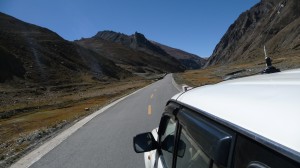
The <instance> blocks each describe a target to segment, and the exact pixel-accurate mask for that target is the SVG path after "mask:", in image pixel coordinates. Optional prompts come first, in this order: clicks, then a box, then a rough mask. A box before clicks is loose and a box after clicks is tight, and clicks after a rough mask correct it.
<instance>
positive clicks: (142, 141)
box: [133, 132, 158, 153]
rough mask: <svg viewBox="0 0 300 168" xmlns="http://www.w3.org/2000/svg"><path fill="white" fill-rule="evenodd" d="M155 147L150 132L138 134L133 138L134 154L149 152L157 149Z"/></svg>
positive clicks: (155, 143) (155, 144)
mask: <svg viewBox="0 0 300 168" xmlns="http://www.w3.org/2000/svg"><path fill="white" fill-rule="evenodd" d="M157 146H158V145H157V142H156V141H155V139H154V137H153V135H152V133H151V132H147V133H143V134H139V135H136V136H135V137H134V138H133V148H134V151H135V152H136V153H143V152H149V151H151V150H154V149H157Z"/></svg>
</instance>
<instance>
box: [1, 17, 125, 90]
mask: <svg viewBox="0 0 300 168" xmlns="http://www.w3.org/2000/svg"><path fill="white" fill-rule="evenodd" d="M0 71H1V72H0V82H5V81H10V80H14V79H17V80H23V81H25V82H30V83H41V84H45V85H48V84H57V83H61V82H69V83H70V82H76V81H77V82H78V81H81V79H82V78H87V77H86V76H89V77H91V78H94V79H95V78H97V79H99V80H107V79H109V78H115V79H120V78H123V77H126V76H127V75H129V73H128V72H127V71H125V70H123V69H121V68H120V67H118V66H116V65H115V64H114V63H113V62H112V61H110V60H108V59H106V58H105V57H103V56H101V55H100V54H97V53H95V52H92V51H90V50H87V49H85V48H83V47H81V46H79V45H77V44H74V43H72V42H69V41H66V40H64V39H63V38H61V37H60V36H59V35H57V34H56V33H54V32H52V31H50V30H48V29H46V28H42V27H39V26H36V25H32V24H29V23H25V22H23V21H20V20H18V19H16V18H13V17H11V16H8V15H6V14H3V13H0Z"/></svg>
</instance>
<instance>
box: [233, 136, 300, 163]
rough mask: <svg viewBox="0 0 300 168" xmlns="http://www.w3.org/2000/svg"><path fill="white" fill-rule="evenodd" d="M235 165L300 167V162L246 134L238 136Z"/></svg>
mask: <svg viewBox="0 0 300 168" xmlns="http://www.w3.org/2000/svg"><path fill="white" fill-rule="evenodd" d="M234 167H236V168H239V167H249V168H267V167H272V168H283V167H289V168H299V167H300V164H298V163H296V162H294V161H292V160H290V159H289V158H286V157H285V156H283V155H281V154H279V153H277V152H275V151H273V150H271V149H269V148H267V147H265V146H263V145H261V144H259V143H257V142H255V141H253V140H251V139H248V138H246V137H244V136H239V137H238V138H237V142H236V147H235V159H234Z"/></svg>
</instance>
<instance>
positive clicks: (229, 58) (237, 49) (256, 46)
mask: <svg viewBox="0 0 300 168" xmlns="http://www.w3.org/2000/svg"><path fill="white" fill-rule="evenodd" d="M299 10H300V1H299V0H272V1H269V0H262V1H261V2H259V3H258V4H256V5H255V6H253V7H252V8H251V9H250V10H248V11H246V12H244V13H242V14H241V15H240V16H239V17H238V19H237V20H236V21H235V22H234V23H233V24H232V25H231V26H230V27H229V28H228V30H227V32H226V33H225V35H224V36H223V37H222V39H221V40H220V42H219V43H218V44H217V46H216V47H215V49H214V52H213V54H212V56H211V57H210V58H209V59H208V62H207V63H206V66H209V65H215V64H227V63H231V62H235V61H246V60H256V59H262V60H263V59H264V53H263V46H264V45H265V46H266V48H267V51H268V54H270V55H272V56H274V57H282V56H284V55H285V54H286V53H293V54H294V55H295V53H296V54H297V53H300V18H299V16H300V12H299Z"/></svg>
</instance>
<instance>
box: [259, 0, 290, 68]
mask: <svg viewBox="0 0 300 168" xmlns="http://www.w3.org/2000/svg"><path fill="white" fill-rule="evenodd" d="M285 4H286V0H285V1H283V2H281V3H279V5H278V7H277V14H278V15H279V14H280V13H281V9H282V8H283V7H285ZM275 17H276V16H275ZM270 18H271V17H270ZM273 24H274V21H273V23H272V25H271V26H270V28H269V30H268V31H267V34H266V37H265V40H264V42H266V38H267V35H268V34H269V32H270V30H271V28H272V27H273ZM264 53H265V60H266V68H265V69H264V70H263V71H262V72H261V73H262V74H266V73H267V74H269V73H275V72H280V69H277V68H275V67H274V66H272V59H271V58H270V57H268V55H267V49H266V45H264Z"/></svg>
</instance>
